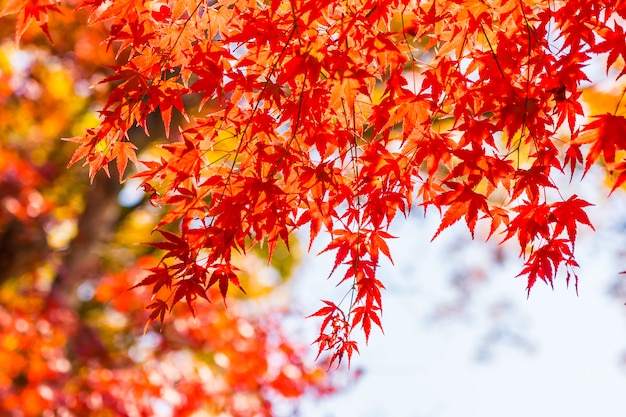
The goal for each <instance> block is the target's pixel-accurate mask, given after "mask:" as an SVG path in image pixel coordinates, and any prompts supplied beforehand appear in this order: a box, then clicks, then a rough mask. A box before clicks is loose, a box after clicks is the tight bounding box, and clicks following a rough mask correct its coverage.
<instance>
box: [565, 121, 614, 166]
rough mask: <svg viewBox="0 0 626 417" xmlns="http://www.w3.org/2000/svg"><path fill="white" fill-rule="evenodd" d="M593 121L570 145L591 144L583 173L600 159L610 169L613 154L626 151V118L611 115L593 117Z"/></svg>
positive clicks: (612, 162)
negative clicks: (625, 132) (624, 133)
mask: <svg viewBox="0 0 626 417" xmlns="http://www.w3.org/2000/svg"><path fill="white" fill-rule="evenodd" d="M594 119H595V120H594V121H593V122H591V123H589V124H587V125H586V126H585V127H584V128H583V131H582V133H581V134H580V135H579V136H578V138H576V139H575V140H574V141H572V142H571V143H572V145H583V144H591V148H590V149H589V152H588V153H587V157H586V161H585V173H587V171H589V168H591V165H593V163H594V162H595V161H596V160H597V159H598V158H599V157H600V156H602V157H603V158H604V161H605V162H606V164H607V165H608V166H609V169H612V166H613V164H614V163H615V153H616V151H617V150H618V149H626V136H625V135H623V134H622V132H624V131H625V129H626V117H624V116H617V115H614V114H611V113H606V114H602V115H599V116H594Z"/></svg>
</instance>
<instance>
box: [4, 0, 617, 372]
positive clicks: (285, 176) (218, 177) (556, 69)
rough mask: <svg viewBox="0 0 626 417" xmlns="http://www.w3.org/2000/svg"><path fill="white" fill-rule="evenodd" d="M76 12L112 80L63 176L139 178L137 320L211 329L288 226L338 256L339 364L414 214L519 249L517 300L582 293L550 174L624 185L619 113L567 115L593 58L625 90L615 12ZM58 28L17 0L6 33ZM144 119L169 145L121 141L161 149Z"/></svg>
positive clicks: (410, 6)
mask: <svg viewBox="0 0 626 417" xmlns="http://www.w3.org/2000/svg"><path fill="white" fill-rule="evenodd" d="M76 8H77V10H78V11H80V12H83V13H86V14H87V15H88V19H89V24H90V25H98V24H103V25H104V27H105V28H106V39H105V41H104V44H103V45H101V46H100V48H102V50H103V51H104V50H109V51H114V52H115V56H116V59H117V61H116V62H117V63H116V64H115V65H113V66H110V67H108V73H107V75H106V77H105V78H104V79H102V80H100V81H99V83H100V84H99V85H103V84H104V85H106V86H109V88H110V92H108V94H107V95H106V102H105V104H104V106H103V107H102V109H101V110H100V111H99V121H98V123H97V124H94V125H93V126H92V127H90V128H89V129H87V130H86V132H85V133H79V134H76V135H74V136H72V137H69V138H67V140H68V141H71V142H73V143H75V144H76V148H75V152H74V155H73V157H72V158H71V160H70V161H69V165H70V166H71V165H74V164H76V163H84V164H85V165H86V166H88V168H89V176H90V177H91V179H92V180H95V181H97V180H98V174H97V173H98V172H99V171H101V170H103V171H105V172H106V173H107V174H109V175H117V176H118V179H119V180H123V179H124V178H128V176H129V175H130V176H132V177H133V178H135V179H139V180H140V182H139V187H140V188H141V189H142V190H143V192H145V193H146V195H147V197H148V198H149V200H150V202H151V203H152V204H153V205H154V206H155V207H162V208H165V211H164V212H163V215H162V216H161V217H160V219H159V221H158V222H157V224H156V226H155V231H156V233H154V236H158V237H159V239H157V240H156V241H153V242H151V243H150V245H152V246H153V247H155V248H157V249H158V250H159V251H160V253H161V257H160V261H159V262H158V263H157V264H156V265H155V266H151V267H150V268H149V273H148V275H147V276H145V277H144V278H143V279H142V280H141V281H139V282H137V283H133V285H135V287H137V288H147V289H149V291H150V292H151V294H152V299H151V301H149V302H147V307H148V309H149V310H151V312H150V314H149V318H148V322H152V321H155V320H156V321H163V320H164V319H165V318H166V315H167V314H168V313H169V312H170V311H171V310H173V309H176V306H177V304H179V303H184V304H187V307H188V310H189V311H190V312H191V314H195V315H196V316H197V317H204V316H206V315H207V314H210V313H209V312H210V311H211V310H210V308H209V310H206V309H207V307H206V306H204V307H200V305H205V304H209V303H211V304H210V305H211V306H214V307H215V306H218V305H220V303H221V302H222V299H223V300H224V303H228V299H229V298H228V297H227V292H228V289H229V288H231V289H233V288H234V289H235V290H236V291H239V290H241V291H245V290H246V288H245V286H243V285H242V283H241V280H240V270H241V268H242V266H241V265H239V264H238V262H241V259H242V258H241V254H247V253H249V252H251V251H254V250H257V249H258V248H259V247H262V248H267V253H268V257H269V258H270V259H271V258H272V255H273V253H274V252H275V250H276V248H277V247H278V245H280V244H288V243H289V238H290V236H291V235H292V234H293V233H294V232H296V231H299V230H304V231H308V233H309V237H310V244H312V243H313V242H314V241H315V240H316V239H318V238H319V239H322V240H324V242H326V243H325V249H324V250H323V252H332V253H334V254H335V261H334V266H333V268H332V270H331V271H327V272H328V273H329V274H330V275H333V276H336V277H337V279H338V281H339V282H340V283H342V284H343V285H344V286H345V288H346V296H345V297H344V299H342V300H326V301H323V305H322V307H321V308H320V309H319V310H318V311H317V312H315V313H313V314H312V316H316V317H320V318H321V321H322V326H321V332H320V336H319V338H318V339H317V341H316V342H317V344H318V347H319V352H320V353H322V352H325V351H328V352H329V353H330V356H331V360H332V361H337V362H340V361H341V360H342V358H344V357H346V356H347V358H348V359H349V358H350V356H351V355H352V354H353V352H355V351H357V350H358V347H357V344H356V342H355V338H354V335H353V329H355V328H361V329H362V331H363V332H364V335H365V338H366V339H367V338H368V337H369V335H370V331H371V329H372V327H373V326H377V327H382V323H381V314H382V296H381V291H382V290H383V289H384V285H383V281H382V278H381V277H379V276H378V275H377V268H378V267H379V265H380V263H381V262H382V260H383V259H388V260H391V259H392V254H391V253H390V250H389V247H388V244H387V242H388V241H389V239H391V238H393V236H392V235H390V234H389V233H388V229H389V225H390V224H391V222H392V221H393V220H394V219H395V218H396V216H398V215H404V216H406V215H407V214H408V213H409V211H410V210H411V209H412V208H413V207H415V206H422V207H424V208H425V209H429V208H430V209H435V210H438V211H439V212H440V213H441V224H440V227H439V230H437V232H436V234H435V237H436V236H437V235H439V234H440V233H442V232H443V231H444V230H445V229H446V228H448V227H450V226H452V225H453V224H455V223H457V222H463V223H465V224H466V225H467V227H468V229H469V231H470V233H471V234H472V235H474V234H477V233H480V235H481V236H484V238H487V239H489V238H494V239H498V240H499V241H507V240H511V241H515V242H517V244H518V247H519V254H520V257H522V258H523V259H524V267H523V269H522V270H521V272H520V275H521V276H524V277H526V279H527V281H528V285H527V288H528V290H529V291H530V289H531V288H532V287H533V285H534V284H535V283H536V282H537V281H538V280H541V281H544V282H546V283H549V284H551V283H552V282H553V280H554V279H555V278H556V277H557V276H558V274H559V273H562V274H563V275H564V277H565V279H566V280H567V281H568V282H569V281H570V280H573V282H574V283H577V280H578V277H577V275H576V267H577V266H578V265H577V262H576V259H575V242H576V235H577V231H578V229H579V227H580V226H581V225H584V226H588V227H593V226H592V225H591V223H590V220H589V218H588V216H587V214H586V209H587V207H589V206H590V202H587V201H584V200H582V199H581V198H579V197H578V196H577V195H575V194H571V195H567V194H566V191H565V190H564V189H562V188H561V187H560V185H559V184H562V183H563V181H562V180H561V179H560V178H561V177H563V176H564V177H566V179H569V178H574V175H575V174H576V173H577V172H578V170H579V168H580V171H581V172H582V174H585V173H587V172H588V171H589V169H590V168H591V167H592V166H593V165H594V164H596V163H597V162H601V163H602V164H603V166H604V167H605V168H606V170H607V171H608V172H609V173H610V174H611V175H612V176H613V177H614V178H615V181H614V187H613V188H614V189H617V188H619V187H620V185H622V184H623V183H624V182H625V181H626V170H625V168H626V160H625V159H624V156H625V155H626V154H625V153H624V149H625V145H626V143H625V139H624V134H623V133H624V131H625V128H626V112H625V111H624V105H625V104H626V102H624V101H622V97H621V96H619V95H618V96H617V98H616V99H615V103H614V109H615V110H614V111H613V112H610V113H606V114H587V113H586V112H585V109H584V107H583V100H582V89H583V88H584V87H586V86H587V85H588V84H587V83H588V82H589V79H588V78H589V75H588V73H587V72H585V69H586V67H589V66H590V65H596V66H597V65H598V64H597V62H598V60H604V61H602V62H605V63H606V68H603V69H605V70H606V72H607V74H608V75H609V76H610V77H614V78H617V79H620V77H621V76H623V75H624V74H625V73H626V71H625V70H624V57H625V56H624V55H625V53H626V51H625V49H624V48H625V47H624V45H625V44H624V29H623V24H624V22H625V20H624V19H626V3H624V2H620V1H618V0H601V1H593V2H589V1H582V0H570V1H536V0H523V1H518V0H494V1H463V0H448V1H408V0H394V1H375V0H360V1H298V0H292V1H288V2H284V1H274V0H272V1H259V2H257V1H245V0H231V1H208V2H188V1H183V0H170V1H165V0H164V1H150V2H147V1H137V0H132V1H127V0H114V1H112V2H103V1H99V0H95V1H92V0H87V1H83V2H81V3H80V4H78V5H76ZM55 10H56V5H55V4H50V3H49V2H45V1H44V2H39V1H36V0H34V1H33V0H29V1H17V0H16V1H11V2H10V3H9V4H8V5H7V6H5V8H4V10H3V12H0V15H7V14H11V13H17V26H16V39H17V41H18V42H19V41H20V38H21V37H23V36H24V33H25V32H24V31H25V27H26V26H28V24H29V23H31V22H34V23H36V24H37V25H39V27H40V28H41V29H42V30H43V32H44V33H45V34H46V35H48V29H47V25H48V19H54V18H56V15H55V14H54V13H50V12H53V11H55ZM51 38H52V41H53V42H55V41H56V39H55V37H54V36H51ZM602 65H604V64H602ZM622 96H623V94H622ZM155 114H156V115H158V116H159V118H160V120H162V122H163V127H162V128H161V129H163V132H164V135H165V137H166V138H167V140H166V141H165V142H164V143H162V144H161V145H160V146H159V147H158V148H154V147H153V146H148V145H147V144H146V142H145V141H143V142H142V143H139V142H137V141H134V140H133V138H132V137H131V135H129V132H131V131H133V130H134V129H138V128H140V129H142V130H143V131H144V132H145V134H146V135H153V134H155V133H154V132H151V128H152V126H150V123H149V120H150V117H153V116H154V115H155ZM151 145H153V143H151ZM131 165H132V170H133V171H132V172H131V173H130V174H126V175H125V173H126V172H127V171H129V166H131ZM113 168H114V169H113ZM110 170H111V171H112V172H109V171H110ZM113 171H114V172H116V174H114V172H113ZM577 178H578V177H577ZM322 236H324V237H322ZM322 278H323V277H322ZM201 299H203V300H204V301H203V300H201ZM218 301H219V302H218ZM215 308H217V307H215ZM177 311H178V310H177ZM177 314H182V313H176V312H175V313H174V315H175V316H176V315H177ZM167 327H168V325H167V324H166V325H165V326H164V328H167Z"/></svg>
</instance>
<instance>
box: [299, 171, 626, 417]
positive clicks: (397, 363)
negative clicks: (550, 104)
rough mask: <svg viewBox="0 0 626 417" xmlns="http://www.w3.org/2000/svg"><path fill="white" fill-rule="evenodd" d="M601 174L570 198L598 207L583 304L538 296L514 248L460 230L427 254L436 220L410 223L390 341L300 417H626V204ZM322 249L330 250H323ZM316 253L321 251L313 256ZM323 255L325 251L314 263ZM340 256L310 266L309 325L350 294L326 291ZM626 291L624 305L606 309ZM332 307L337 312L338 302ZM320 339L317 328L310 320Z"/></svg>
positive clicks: (389, 318)
mask: <svg viewBox="0 0 626 417" xmlns="http://www.w3.org/2000/svg"><path fill="white" fill-rule="evenodd" d="M601 175H602V174H600V173H598V172H597V171H596V172H591V173H589V174H587V176H586V177H585V181H584V185H582V186H580V185H578V183H577V182H576V179H575V180H574V182H572V185H569V184H565V185H564V192H565V194H564V195H566V197H567V196H568V195H571V194H572V193H577V194H579V195H580V196H581V197H583V198H586V199H588V201H590V202H592V203H594V204H596V205H595V206H594V207H592V208H591V209H590V210H589V214H590V218H591V220H592V223H593V224H594V226H595V228H596V231H595V232H594V231H592V230H591V229H589V228H586V227H584V228H581V229H580V230H579V241H578V243H577V247H576V254H577V259H578V261H579V264H580V265H581V268H580V269H579V271H578V272H579V277H580V282H579V291H578V295H577V294H576V290H575V288H574V286H573V285H572V284H573V283H570V285H569V288H568V287H567V286H566V284H565V282H564V279H563V278H561V279H558V280H557V281H555V283H554V289H552V288H551V287H550V286H549V285H545V284H543V283H542V282H538V283H537V284H536V285H535V287H533V289H532V291H531V293H530V296H529V297H527V293H526V280H525V278H523V277H520V278H515V276H516V275H517V274H518V273H519V271H520V270H521V262H520V261H519V260H517V259H516V256H515V255H516V253H517V252H516V248H515V247H514V245H508V246H507V245H506V244H505V245H504V246H503V247H502V249H503V250H504V253H506V256H505V261H504V262H501V263H497V262H496V255H495V253H496V246H497V241H494V242H492V243H485V242H484V241H483V240H480V239H478V238H477V239H476V240H474V241H472V240H471V238H470V236H469V232H468V231H467V229H466V227H464V226H463V225H460V227H456V226H455V227H452V228H451V229H449V230H446V231H445V232H444V233H442V235H440V237H438V238H437V239H436V240H435V241H434V242H432V243H431V242H430V239H431V238H432V236H433V234H434V232H435V231H436V229H437V226H438V219H439V218H438V214H437V212H435V211H432V212H429V213H428V215H427V216H426V218H424V217H423V212H419V211H418V210H415V211H414V212H413V214H412V215H411V216H410V217H409V219H407V220H404V219H402V220H401V221H400V222H397V223H396V224H395V225H394V226H393V227H392V234H395V235H397V236H398V239H394V240H393V241H392V242H391V244H390V247H391V250H392V256H393V257H394V263H395V265H383V266H382V268H381V270H380V275H379V277H380V279H381V280H382V281H383V283H384V284H385V286H386V287H387V290H386V291H385V293H384V294H383V327H384V332H385V334H384V335H383V334H381V332H380V331H373V332H372V337H371V338H370V341H369V345H367V346H366V345H365V343H361V345H360V351H361V354H360V355H359V356H358V357H354V358H353V361H352V368H353V369H360V370H362V371H363V374H362V376H361V377H360V378H359V379H358V380H357V381H355V382H353V383H352V384H351V385H350V386H349V388H348V389H347V390H346V391H345V392H344V393H341V394H339V395H337V396H335V397H332V398H330V399H326V400H322V401H319V400H311V401H306V402H305V403H304V404H303V405H302V414H303V415H304V416H305V417H333V416H337V417H353V416H354V417H370V416H371V417H374V416H376V417H380V416H393V417H452V416H481V417H490V416H494V417H495V416H503V415H505V416H507V417H518V416H519V417H522V416H524V417H528V416H529V415H533V416H550V415H553V416H568V417H587V416H590V415H597V416H603V417H623V416H625V415H626V401H624V393H626V360H625V358H626V356H625V354H626V306H625V305H624V303H625V302H626V275H620V274H619V272H620V271H623V270H626V256H625V255H626V246H625V243H626V233H624V232H626V195H625V194H624V193H623V192H616V193H615V194H614V195H613V196H612V197H611V198H610V199H607V194H608V189H607V188H605V187H603V186H602V185H601V184H602V177H601ZM320 248H321V245H320ZM320 248H314V249H313V251H312V252H313V253H316V252H319V249H320ZM315 249H318V250H317V251H316V250H315ZM332 260H333V258H332V255H330V256H327V257H326V256H321V257H315V256H313V255H311V256H307V257H306V258H305V260H304V262H303V264H302V266H301V269H300V271H299V273H298V274H296V275H297V276H298V277H297V278H296V282H295V288H294V291H295V296H296V298H297V299H298V304H299V305H302V309H303V311H304V310H307V309H308V311H304V313H306V314H310V313H311V312H313V311H315V310H317V309H318V308H319V305H320V304H319V301H318V299H319V298H325V299H333V300H339V299H340V298H341V296H342V295H343V291H345V289H341V290H338V289H337V288H335V285H336V283H337V278H336V277H335V278H331V279H330V280H327V279H326V277H327V276H328V273H329V271H330V270H331V268H332ZM616 284H621V286H622V288H623V290H622V294H621V298H620V297H615V296H611V295H610V294H609V292H610V291H609V290H610V288H611V287H612V286H615V285H616ZM333 297H334V298H333ZM308 321H309V322H308V323H306V326H308V327H309V331H311V333H312V335H311V336H309V337H310V338H311V340H313V339H314V338H315V333H314V331H315V330H316V329H317V327H316V326H317V325H318V324H319V323H317V322H314V319H308Z"/></svg>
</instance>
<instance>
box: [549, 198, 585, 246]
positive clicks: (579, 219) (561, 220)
mask: <svg viewBox="0 0 626 417" xmlns="http://www.w3.org/2000/svg"><path fill="white" fill-rule="evenodd" d="M591 205H592V204H590V203H588V202H587V201H585V200H581V199H579V198H578V196H577V195H576V194H574V195H573V196H571V197H570V198H568V199H567V200H565V201H561V202H556V203H554V204H553V205H552V206H553V209H552V215H553V216H554V217H555V218H556V225H555V227H554V233H553V234H554V236H555V237H556V236H558V235H559V234H561V232H562V231H563V230H566V231H567V237H568V238H569V240H570V241H571V242H572V247H573V245H574V242H575V241H576V228H577V223H582V224H585V225H587V226H589V227H590V228H591V229H592V230H595V229H594V227H593V225H592V224H591V221H590V220H589V217H588V216H587V213H586V212H585V210H584V208H585V207H589V206H591Z"/></svg>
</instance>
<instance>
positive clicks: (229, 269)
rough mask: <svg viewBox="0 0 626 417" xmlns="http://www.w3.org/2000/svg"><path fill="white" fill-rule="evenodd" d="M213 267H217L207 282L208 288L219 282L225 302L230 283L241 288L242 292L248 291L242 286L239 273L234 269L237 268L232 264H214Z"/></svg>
mask: <svg viewBox="0 0 626 417" xmlns="http://www.w3.org/2000/svg"><path fill="white" fill-rule="evenodd" d="M212 268H215V270H214V271H213V272H212V273H211V277H210V278H209V282H208V283H207V288H210V287H211V286H212V285H214V284H216V283H217V285H218V287H219V290H220V294H222V299H223V300H224V303H226V292H227V291H228V284H233V285H234V286H236V287H237V288H239V289H240V290H241V292H243V293H244V294H245V293H246V291H245V290H244V289H243V288H242V287H241V284H240V283H239V279H238V278H237V274H236V273H235V272H234V271H233V269H235V268H234V267H233V266H232V265H228V264H226V265H213V266H212Z"/></svg>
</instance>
